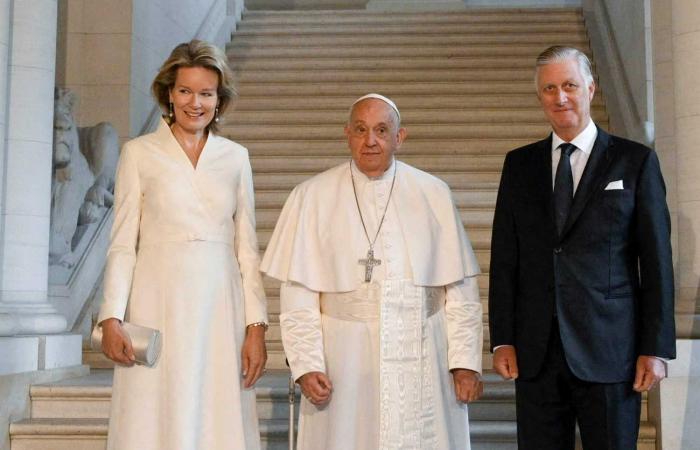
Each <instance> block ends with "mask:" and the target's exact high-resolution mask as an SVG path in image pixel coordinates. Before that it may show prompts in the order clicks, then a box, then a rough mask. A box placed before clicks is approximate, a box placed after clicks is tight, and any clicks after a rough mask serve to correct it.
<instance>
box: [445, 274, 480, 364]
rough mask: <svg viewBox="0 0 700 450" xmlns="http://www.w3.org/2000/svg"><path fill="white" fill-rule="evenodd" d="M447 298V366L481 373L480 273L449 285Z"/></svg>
mask: <svg viewBox="0 0 700 450" xmlns="http://www.w3.org/2000/svg"><path fill="white" fill-rule="evenodd" d="M446 288H447V293H446V300H445V319H446V322H447V355H448V360H449V361H448V367H449V368H450V370H452V369H470V370H474V371H476V372H479V373H481V369H482V367H481V364H482V361H481V359H482V346H483V340H484V337H483V317H482V314H483V313H482V306H481V300H480V298H479V285H478V283H477V277H476V276H473V277H468V278H465V279H464V280H462V281H460V282H458V283H452V284H450V285H448V286H446Z"/></svg>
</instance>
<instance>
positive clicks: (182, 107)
mask: <svg viewBox="0 0 700 450" xmlns="http://www.w3.org/2000/svg"><path fill="white" fill-rule="evenodd" d="M218 88H219V75H218V74H217V73H216V72H215V71H213V70H211V69H206V68H204V67H180V68H179V69H177V75H176V76H175V85H174V86H173V88H172V89H171V90H170V102H171V103H172V104H173V112H174V114H175V124H174V126H178V127H180V128H181V129H182V130H183V131H186V132H188V133H193V134H199V133H202V132H203V131H204V130H205V129H206V127H207V125H209V123H211V121H212V120H213V119H214V112H215V111H216V106H217V104H218V102H219V98H218V95H217V89H218Z"/></svg>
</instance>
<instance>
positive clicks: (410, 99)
mask: <svg viewBox="0 0 700 450" xmlns="http://www.w3.org/2000/svg"><path fill="white" fill-rule="evenodd" d="M274 61H275V60H270V61H269V62H270V63H273V62H274ZM345 61H348V60H345ZM265 62H267V60H265ZM303 63H304V61H300V64H303ZM363 64H364V63H363ZM530 87H531V90H530V91H529V92H527V93H520V94H502V93H491V94H489V93H484V94H470V95H464V94H461V95H459V94H453V95H451V94H443V95H437V94H436V95H430V96H427V95H419V96H412V95H403V94H399V95H397V96H395V97H392V100H394V102H396V104H397V105H398V107H399V109H401V110H406V111H407V112H410V111H415V110H435V109H441V108H446V109H463V110H468V111H474V110H476V111H481V110H494V111H501V110H508V111H513V110H515V111H519V110H523V109H526V110H530V109H533V108H540V104H539V102H538V100H537V97H536V96H535V95H533V94H534V93H535V88H534V85H530ZM356 99H357V97H353V96H351V95H341V94H337V93H336V94H334V95H330V94H329V95H309V96H305V97H304V98H300V96H293V95H288V96H265V95H262V96H253V95H246V96H243V97H240V98H238V99H236V101H235V102H234V103H233V106H232V108H231V110H230V111H231V112H230V113H227V114H226V116H225V117H228V115H229V114H232V113H236V112H241V111H289V110H294V111H308V110H311V111H313V110H315V109H321V110H324V111H342V112H344V113H346V114H347V112H348V110H349V109H350V105H351V104H352V102H354V101H355V100H356ZM593 107H594V108H603V107H604V104H603V101H602V97H601V96H600V94H599V93H598V92H596V96H595V98H594V99H593Z"/></svg>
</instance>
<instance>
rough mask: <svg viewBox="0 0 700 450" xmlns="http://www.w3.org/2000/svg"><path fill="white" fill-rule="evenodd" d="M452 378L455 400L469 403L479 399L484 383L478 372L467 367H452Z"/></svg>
mask: <svg viewBox="0 0 700 450" xmlns="http://www.w3.org/2000/svg"><path fill="white" fill-rule="evenodd" d="M452 379H453V380H454V383H455V394H456V395H457V400H459V401H460V402H462V403H469V402H473V401H476V400H478V399H479V397H481V394H483V393H484V383H482V382H481V377H480V376H479V373H478V372H474V371H473V370H469V369H453V370H452Z"/></svg>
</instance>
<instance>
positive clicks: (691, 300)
mask: <svg viewBox="0 0 700 450" xmlns="http://www.w3.org/2000/svg"><path fill="white" fill-rule="evenodd" d="M671 5H672V8H671V11H672V17H671V19H672V28H671V30H672V31H671V42H672V48H673V98H674V122H675V144H676V160H677V174H678V178H677V189H678V242H679V244H681V245H679V247H678V253H679V255H678V264H679V269H678V280H677V284H678V298H677V301H676V311H677V313H678V314H677V317H678V319H679V320H678V322H679V323H678V331H679V335H680V337H685V338H700V321H699V320H698V315H699V314H700V300H698V299H699V298H700V177H698V173H700V152H698V146H700V89H698V88H697V86H698V83H699V82H700V2H698V1H697V0H673V1H672V3H671Z"/></svg>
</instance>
